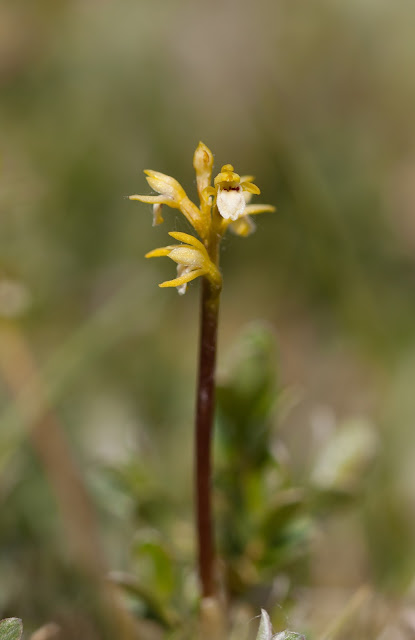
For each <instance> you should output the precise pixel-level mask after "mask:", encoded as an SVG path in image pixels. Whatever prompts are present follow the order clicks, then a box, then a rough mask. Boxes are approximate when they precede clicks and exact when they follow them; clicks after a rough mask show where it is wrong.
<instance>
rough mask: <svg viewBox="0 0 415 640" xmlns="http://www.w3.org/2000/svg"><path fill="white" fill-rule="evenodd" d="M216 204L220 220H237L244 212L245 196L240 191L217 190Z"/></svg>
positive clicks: (238, 189) (239, 189)
mask: <svg viewBox="0 0 415 640" xmlns="http://www.w3.org/2000/svg"><path fill="white" fill-rule="evenodd" d="M216 204H217V206H218V210H219V213H220V215H221V216H222V218H225V219H226V220H237V219H238V218H239V217H240V216H241V215H242V214H243V212H244V210H245V204H246V202H245V196H244V193H243V191H242V189H241V188H240V187H239V188H237V189H229V190H227V189H221V188H219V189H218V194H217V198H216Z"/></svg>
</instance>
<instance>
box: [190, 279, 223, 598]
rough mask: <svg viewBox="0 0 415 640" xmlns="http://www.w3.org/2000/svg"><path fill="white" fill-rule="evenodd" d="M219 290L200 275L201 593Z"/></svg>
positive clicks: (206, 557) (210, 578)
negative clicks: (201, 278) (201, 279)
mask: <svg viewBox="0 0 415 640" xmlns="http://www.w3.org/2000/svg"><path fill="white" fill-rule="evenodd" d="M218 312H219V291H218V290H217V289H215V288H214V287H213V286H212V285H211V284H210V282H209V281H208V280H207V279H206V278H203V282H202V298H201V312H200V322H201V324H200V343H199V344H200V347H199V376H198V385H197V405H196V443H195V444H196V513H197V540H198V568H199V578H200V582H201V588H202V596H203V597H209V596H213V595H214V594H215V591H216V585H215V545H214V536H213V519H212V497H211V484H212V452H211V449H212V431H213V418H214V411H215V364H216V344H217V332H218Z"/></svg>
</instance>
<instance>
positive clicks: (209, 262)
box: [130, 142, 275, 612]
mask: <svg viewBox="0 0 415 640" xmlns="http://www.w3.org/2000/svg"><path fill="white" fill-rule="evenodd" d="M193 167H194V169H195V171H196V185H197V191H198V196H199V200H200V204H199V206H197V205H196V204H194V202H192V201H191V200H190V199H189V198H188V196H187V195H186V192H185V190H184V189H183V187H182V186H181V185H180V184H179V183H178V182H177V180H175V179H174V178H172V177H170V176H167V175H165V174H163V173H159V172H158V171H150V170H147V171H145V173H146V175H147V182H148V184H149V185H150V187H152V189H154V191H156V192H157V195H134V196H130V200H139V201H140V202H147V203H149V204H152V205H153V224H154V225H158V224H161V223H162V222H163V217H162V214H161V210H162V206H163V205H167V206H169V207H172V208H174V209H179V210H180V211H181V212H182V213H183V215H184V216H185V218H186V219H187V220H188V222H189V223H190V225H191V226H192V227H193V228H194V229H195V231H196V233H197V234H198V235H199V238H200V240H199V239H198V238H196V237H195V236H193V235H189V234H187V233H181V232H170V234H169V235H170V236H172V237H173V238H174V239H175V240H177V241H179V242H180V243H182V244H178V245H176V244H175V245H168V246H166V247H161V248H159V249H154V250H153V251H150V252H149V253H147V254H146V257H147V258H154V257H159V256H167V257H169V258H170V259H171V260H173V261H174V262H176V263H177V277H176V278H174V279H173V280H167V281H166V282H162V283H161V284H160V285H159V286H160V287H177V289H178V291H179V293H184V292H185V291H186V286H187V283H188V282H190V281H191V280H194V279H195V278H198V277H202V280H203V283H202V284H203V286H202V304H201V329H200V349H199V373H198V384H197V406H196V438H195V445H196V446H195V459H196V492H195V493H196V512H197V515H196V521H197V527H196V528H197V538H198V549H199V552H198V568H199V577H200V583H201V588H202V596H203V600H202V602H201V611H202V612H203V610H204V608H203V605H204V603H205V604H206V605H207V609H209V607H211V604H212V602H219V600H218V597H217V596H218V592H219V589H218V575H217V567H216V562H215V550H214V542H213V526H212V509H211V439H212V426H213V417H214V406H215V397H214V396H215V361H216V343H217V327H218V312H219V298H220V292H221V288H222V276H221V273H220V270H219V246H220V242H221V240H222V238H223V235H224V234H225V232H226V230H227V229H228V227H229V228H230V229H231V231H233V232H234V233H236V234H237V235H239V236H248V235H249V234H250V233H252V232H253V231H254V230H255V225H254V223H253V221H252V219H251V216H252V215H254V214H258V213H263V212H267V211H270V212H271V211H275V207H273V206H271V205H267V204H265V205H261V204H259V205H255V204H250V199H251V197H252V196H253V195H258V194H259V193H260V190H259V188H258V187H257V186H256V185H255V184H254V183H253V180H254V178H253V176H242V177H241V176H239V175H238V174H237V173H235V171H234V168H233V166H232V165H230V164H226V165H224V166H223V167H222V169H221V171H220V173H219V174H218V175H217V176H216V177H215V178H214V180H213V185H212V168H213V154H212V152H211V151H210V150H209V149H208V147H207V146H206V145H204V144H203V143H202V142H200V143H199V145H198V146H197V148H196V151H195V153H194V156H193ZM218 606H219V605H218Z"/></svg>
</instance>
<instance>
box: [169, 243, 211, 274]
mask: <svg viewBox="0 0 415 640" xmlns="http://www.w3.org/2000/svg"><path fill="white" fill-rule="evenodd" d="M169 258H171V259H172V260H174V262H177V263H178V264H184V265H185V266H186V267H198V268H199V269H202V268H203V269H204V268H205V264H204V263H205V262H206V257H205V256H204V255H203V254H202V253H201V252H200V251H198V250H197V249H194V248H193V247H187V246H186V245H184V244H182V245H180V246H178V247H174V249H172V250H171V251H170V253H169ZM205 270H206V269H205Z"/></svg>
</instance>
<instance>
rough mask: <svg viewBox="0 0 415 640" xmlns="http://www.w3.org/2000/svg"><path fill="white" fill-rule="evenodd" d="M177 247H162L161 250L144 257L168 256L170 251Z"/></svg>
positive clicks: (155, 250) (154, 250) (150, 252)
mask: <svg viewBox="0 0 415 640" xmlns="http://www.w3.org/2000/svg"><path fill="white" fill-rule="evenodd" d="M174 247H175V245H171V246H170V247H161V248H160V249H153V251H149V252H148V253H146V255H145V256H144V257H145V258H160V257H161V256H168V255H169V253H170V251H171V250H172V249H174Z"/></svg>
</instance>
